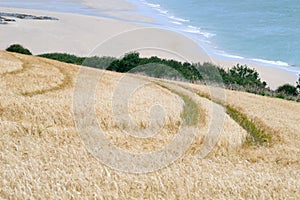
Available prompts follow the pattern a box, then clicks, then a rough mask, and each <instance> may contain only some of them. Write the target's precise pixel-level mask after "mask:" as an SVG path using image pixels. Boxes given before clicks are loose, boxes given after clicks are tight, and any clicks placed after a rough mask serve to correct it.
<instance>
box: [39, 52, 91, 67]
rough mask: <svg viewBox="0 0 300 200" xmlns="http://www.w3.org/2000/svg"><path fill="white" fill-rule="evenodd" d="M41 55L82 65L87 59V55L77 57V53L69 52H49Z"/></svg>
mask: <svg viewBox="0 0 300 200" xmlns="http://www.w3.org/2000/svg"><path fill="white" fill-rule="evenodd" d="M39 56H40V57H43V58H48V59H52V60H57V61H61V62H65V63H71V64H75V65H82V63H83V61H84V60H85V59H86V58H85V57H77V56H75V55H70V54H67V53H47V54H41V55H39Z"/></svg>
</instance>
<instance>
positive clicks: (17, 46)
mask: <svg viewBox="0 0 300 200" xmlns="http://www.w3.org/2000/svg"><path fill="white" fill-rule="evenodd" d="M6 51H10V52H16V53H21V54H26V55H32V53H31V52H30V51H29V50H28V49H26V48H24V47H23V46H22V45H20V44H13V45H10V46H9V47H8V48H7V49H6Z"/></svg>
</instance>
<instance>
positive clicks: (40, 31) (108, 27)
mask: <svg viewBox="0 0 300 200" xmlns="http://www.w3.org/2000/svg"><path fill="white" fill-rule="evenodd" d="M74 2H77V3H79V2H81V1H75V0H74ZM81 3H83V4H84V5H86V6H88V7H89V8H91V9H92V8H93V10H94V11H96V12H98V13H101V14H102V15H106V16H107V15H108V16H112V15H110V14H109V13H113V15H114V17H117V18H124V19H125V21H122V20H116V19H111V18H103V17H95V16H86V15H79V14H70V13H57V12H46V11H37V10H27V9H19V8H1V12H11V13H25V14H32V15H43V16H45V15H46V16H51V17H57V18H59V20H58V21H37V20H21V19H16V22H15V23H10V24H8V25H3V26H2V27H1V29H0V37H1V38H5V39H1V40H0V49H5V48H7V47H8V46H9V45H11V44H14V43H19V44H22V45H23V46H25V47H27V48H28V49H30V50H31V51H32V53H33V54H41V53H49V52H66V53H70V54H75V55H78V56H89V55H90V56H91V55H98V56H103V55H105V56H116V57H120V56H122V55H124V54H125V53H128V52H130V51H139V52H140V53H141V56H152V55H156V56H159V57H165V58H174V59H177V60H181V61H189V62H213V63H215V64H218V65H220V66H222V67H232V66H233V65H235V64H236V63H237V62H236V61H224V60H218V59H216V58H212V57H209V56H208V55H207V54H206V53H205V51H204V50H203V49H202V48H201V47H200V46H199V45H198V44H197V43H196V42H194V41H193V40H191V39H189V38H187V37H185V36H183V35H181V34H179V33H175V32H171V31H168V30H162V29H157V28H150V27H146V26H143V25H138V24H133V23H129V22H127V21H126V20H128V19H130V20H135V21H138V20H137V19H140V21H151V20H153V19H149V18H147V17H142V16H138V15H135V14H133V13H130V12H128V11H133V10H136V9H137V8H136V7H135V6H133V5H131V4H129V3H127V2H124V1H121V0H114V1H112V3H110V4H109V5H108V4H107V3H106V2H105V1H94V0H85V1H83V2H81ZM125 16H126V17H125ZM240 64H245V63H240ZM248 66H250V67H253V68H255V69H256V70H257V71H258V72H259V74H260V76H261V78H262V80H263V81H266V82H267V83H268V86H269V87H271V88H272V89H275V88H277V87H278V86H279V85H283V84H285V83H290V84H293V85H294V84H295V82H296V80H297V76H296V75H295V74H293V73H290V72H288V71H285V70H283V69H279V68H271V67H266V66H258V65H252V64H248Z"/></svg>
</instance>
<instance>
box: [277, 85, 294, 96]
mask: <svg viewBox="0 0 300 200" xmlns="http://www.w3.org/2000/svg"><path fill="white" fill-rule="evenodd" d="M276 92H278V93H283V94H285V95H290V96H297V95H298V91H297V88H296V87H295V86H293V85H290V84H284V85H282V86H279V87H278V88H277V90H276Z"/></svg>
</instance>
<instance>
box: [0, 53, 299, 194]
mask: <svg viewBox="0 0 300 200" xmlns="http://www.w3.org/2000/svg"><path fill="white" fill-rule="evenodd" d="M82 70H83V71H84V73H85V74H84V76H82V77H83V79H82V80H83V81H82V82H80V81H79V77H80V76H81V75H82ZM96 76H97V77H96ZM0 77H1V79H0V176H1V179H0V198H1V199H299V198H300V114H299V113H300V104H299V103H296V102H290V101H285V100H281V99H274V98H268V97H262V96H257V95H253V94H248V93H243V92H237V91H229V90H223V91H221V92H220V93H218V92H217V93H218V94H223V95H219V97H217V98H221V99H220V101H224V104H226V105H228V106H231V107H233V108H235V109H238V110H239V111H240V112H242V113H243V114H245V115H246V116H247V117H248V118H249V119H250V120H252V121H253V122H254V123H255V124H257V126H259V127H262V128H264V129H265V130H268V132H269V133H270V134H271V138H272V139H271V140H270V141H269V142H268V143H267V144H265V145H261V146H249V145H246V144H245V141H246V138H247V135H248V134H249V133H247V131H246V130H244V128H242V127H241V126H240V125H239V124H238V123H237V122H236V121H234V120H233V119H232V118H231V117H230V116H229V115H228V114H227V113H226V111H225V109H224V108H223V107H222V105H221V104H218V103H216V102H214V101H211V100H209V99H207V98H204V97H201V96H199V95H197V94H198V93H201V94H206V95H212V94H211V93H212V92H215V91H218V90H215V89H213V88H211V87H209V86H204V85H193V84H186V83H179V82H170V81H164V80H159V79H152V78H146V77H142V76H137V75H130V74H119V73H115V72H108V71H100V70H96V69H91V68H84V67H79V66H75V65H70V64H65V63H60V62H57V61H52V60H48V59H43V58H37V57H32V56H26V55H20V54H15V53H8V52H4V51H0ZM92 80H95V81H96V82H93V81H92ZM93 83H95V84H94V85H95V89H94V90H91V91H92V93H89V92H88V91H86V93H85V92H83V93H82V94H81V93H79V94H78V95H79V96H78V97H80V98H79V99H80V100H81V98H82V100H83V101H82V102H81V101H79V102H78V98H75V97H74V96H75V95H74V94H77V93H76V92H78V91H81V90H83V91H85V90H87V89H86V88H88V87H89V85H92V84H93ZM217 96H218V95H217ZM85 99H91V102H92V103H93V105H92V106H91V105H85V101H84V100H85ZM77 104H78V105H81V104H82V108H85V106H86V108H87V109H86V110H85V109H81V110H79V111H78V112H77V111H76V109H74V105H77ZM195 113H196V114H195ZM92 115H95V118H96V120H94V121H93V122H91V124H97V125H98V126H99V128H100V130H102V131H103V132H104V137H105V138H106V140H107V141H109V142H110V143H111V144H112V145H113V146H116V147H118V148H119V149H121V150H122V151H123V152H125V153H126V152H127V153H128V154H147V153H151V152H156V151H160V150H162V149H164V147H165V146H166V145H168V144H170V143H172V141H175V140H176V138H177V135H183V136H186V137H187V138H189V137H193V138H194V139H193V140H191V141H192V142H191V143H190V144H189V146H188V148H187V149H183V153H182V155H180V157H178V158H177V159H175V160H174V161H173V162H171V163H168V164H167V165H162V166H163V167H161V168H159V169H155V170H152V171H151V170H149V171H147V173H134V172H132V171H124V170H121V169H123V168H124V169H128V170H131V168H126V166H119V169H116V168H112V167H111V166H109V165H107V164H106V163H105V162H102V161H101V160H99V157H98V155H97V154H95V152H93V151H91V148H90V147H89V146H87V143H85V141H86V140H85V138H84V137H85V136H87V137H88V135H83V134H82V133H80V131H79V130H78V129H79V127H80V120H85V119H87V120H89V119H90V118H91V119H92V117H91V116H92ZM85 122H89V121H85ZM87 130H90V129H87ZM211 130H214V131H217V132H218V135H217V136H215V139H217V140H215V141H213V140H212V139H211V138H213V137H214V135H213V134H212V133H213V132H212V131H211ZM91 132H92V129H91ZM87 134H89V132H88V131H87ZM94 136H95V137H97V135H94ZM180 139H181V140H180V141H179V143H178V144H181V143H180V142H182V145H184V141H185V137H182V138H180ZM95 141H98V138H95ZM89 142H93V141H89ZM214 142H215V143H214ZM211 143H212V144H213V146H212V148H209V146H208V145H207V144H211ZM89 144H92V143H89ZM94 145H97V144H94ZM176 148H177V149H178V151H180V150H182V149H181V148H182V146H181V145H178V146H177V147H176ZM177 149H175V150H174V154H175V153H176V150H177ZM98 153H99V152H98ZM100 153H101V151H100ZM171 154H172V152H171ZM99 156H100V157H101V155H99ZM111 157H114V155H111ZM116 162H117V161H116ZM151 162H152V163H151ZM153 162H154V161H153V160H149V161H148V160H145V161H141V163H144V164H146V165H149V166H146V167H145V168H147V167H148V168H147V169H151V168H149V167H151V164H153ZM157 163H158V161H157ZM128 164H132V163H128ZM159 164H163V163H159ZM129 166H131V165H129ZM132 166H134V165H132ZM132 170H137V169H132Z"/></svg>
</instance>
